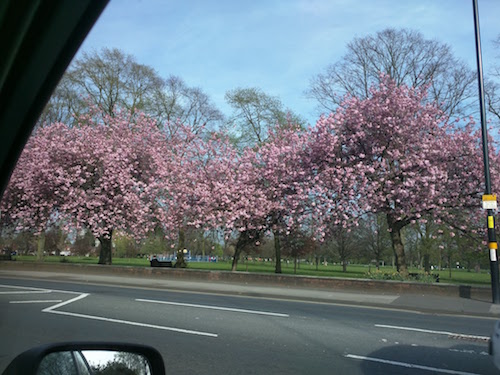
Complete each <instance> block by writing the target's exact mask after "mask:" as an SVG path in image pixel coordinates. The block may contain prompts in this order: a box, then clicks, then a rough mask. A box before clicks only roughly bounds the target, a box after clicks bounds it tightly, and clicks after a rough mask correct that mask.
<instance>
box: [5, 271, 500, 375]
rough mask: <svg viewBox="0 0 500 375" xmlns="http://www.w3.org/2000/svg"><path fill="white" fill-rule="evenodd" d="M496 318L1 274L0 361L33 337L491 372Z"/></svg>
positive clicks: (200, 367) (275, 361)
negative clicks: (490, 345) (490, 351)
mask: <svg viewBox="0 0 500 375" xmlns="http://www.w3.org/2000/svg"><path fill="white" fill-rule="evenodd" d="M494 322H495V321H494V320H493V319H481V318H472V317H459V316H446V315H433V314H422V313H415V312H404V311H396V310H390V309H380V308H369V307H352V306H341V305H335V304H319V303H306V302H297V301H286V300H274V299H264V298H252V297H237V296H227V295H214V294H201V293H189V292H172V291H162V290H158V289H144V288H131V287H117V286H96V285H85V284H76V283H66V282H61V281H58V282H50V281H45V280H22V279H14V278H0V338H1V339H0V371H3V370H4V368H5V367H6V366H7V365H8V363H9V362H10V360H12V359H13V358H14V357H15V355H17V354H18V353H20V352H22V351H23V350H26V349H29V348H31V347H33V346H36V345H39V344H44V343H50V342H60V341H76V340H90V341H95V340H103V341H125V342H137V343H142V344H148V345H151V346H154V347H155V348H157V349H158V350H159V351H160V352H161V353H162V355H163V358H164V360H165V363H166V368H167V373H175V374H212V373H217V374H334V373H338V374H389V373H390V374H421V373H428V374H432V373H434V374H497V373H498V371H497V370H496V369H495V368H494V366H493V364H492V361H491V359H490V357H489V356H488V354H487V352H488V345H487V341H486V339H487V338H488V337H489V336H490V334H491V331H492V327H493V325H494Z"/></svg>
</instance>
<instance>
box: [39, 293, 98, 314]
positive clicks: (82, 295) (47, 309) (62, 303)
mask: <svg viewBox="0 0 500 375" xmlns="http://www.w3.org/2000/svg"><path fill="white" fill-rule="evenodd" d="M87 296H89V294H88V293H83V294H80V295H79V296H78V297H75V298H71V299H69V300H67V301H64V302H61V303H58V304H57V305H54V306H49V307H47V308H46V309H43V310H42V312H52V310H55V309H58V308H59V307H62V306H65V305H69V304H70V303H73V302H76V301H78V300H80V299H83V298H85V297H87Z"/></svg>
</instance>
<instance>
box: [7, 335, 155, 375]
mask: <svg viewBox="0 0 500 375" xmlns="http://www.w3.org/2000/svg"><path fill="white" fill-rule="evenodd" d="M11 374H24V375H118V374H121V375H164V374H165V365H164V363H163V358H162V357H161V354H160V353H159V352H158V351H157V350H156V349H154V348H152V347H149V346H145V345H138V344H125V343H99V342H93V343H89V342H86V343H85V342H79V343H61V344H51V345H45V346H40V347H37V348H33V349H30V350H28V351H26V352H24V353H21V354H20V355H18V356H17V357H16V358H15V359H14V360H13V361H12V362H11V363H10V364H9V366H8V367H7V369H6V370H5V371H4V372H3V375H11Z"/></svg>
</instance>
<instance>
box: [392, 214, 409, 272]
mask: <svg viewBox="0 0 500 375" xmlns="http://www.w3.org/2000/svg"><path fill="white" fill-rule="evenodd" d="M387 225H388V226H389V229H390V231H391V241H392V249H393V250H394V256H395V257H396V269H397V271H398V272H399V273H400V274H401V275H402V276H403V277H406V276H408V267H407V266H406V259H405V248H404V245H403V240H402V238H401V228H402V225H401V223H399V222H397V221H395V220H394V219H393V218H392V215H390V214H388V215H387Z"/></svg>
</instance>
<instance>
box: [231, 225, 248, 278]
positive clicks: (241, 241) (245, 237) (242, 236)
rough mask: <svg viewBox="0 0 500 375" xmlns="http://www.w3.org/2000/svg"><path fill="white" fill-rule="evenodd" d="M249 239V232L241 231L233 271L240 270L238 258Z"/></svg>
mask: <svg viewBox="0 0 500 375" xmlns="http://www.w3.org/2000/svg"><path fill="white" fill-rule="evenodd" d="M247 241H248V233H247V232H241V233H240V235H239V237H238V241H237V242H236V247H235V248H234V256H233V265H232V267H231V271H233V272H236V271H237V270H238V260H239V259H240V255H241V252H242V251H243V248H244V247H245V244H246V243H247Z"/></svg>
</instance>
